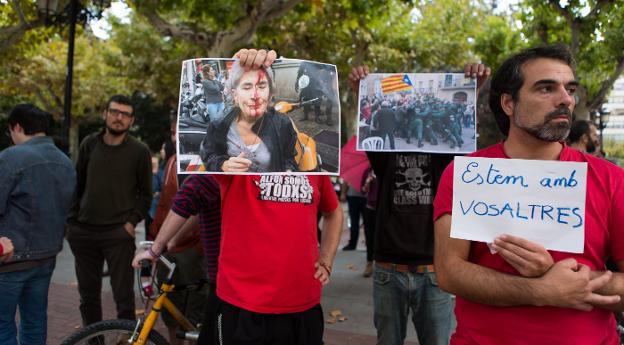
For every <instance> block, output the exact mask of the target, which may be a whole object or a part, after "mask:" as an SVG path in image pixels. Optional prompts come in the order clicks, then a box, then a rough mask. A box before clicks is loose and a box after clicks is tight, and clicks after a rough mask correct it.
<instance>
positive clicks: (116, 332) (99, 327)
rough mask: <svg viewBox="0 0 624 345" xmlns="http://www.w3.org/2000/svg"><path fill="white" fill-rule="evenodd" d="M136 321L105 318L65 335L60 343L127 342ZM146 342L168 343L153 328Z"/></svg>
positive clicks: (100, 344) (151, 344)
mask: <svg viewBox="0 0 624 345" xmlns="http://www.w3.org/2000/svg"><path fill="white" fill-rule="evenodd" d="M135 327H136V321H132V320H105V321H100V322H97V323H94V324H92V325H89V326H87V327H85V328H82V329H80V330H79V331H78V332H76V333H74V334H72V335H70V336H69V337H67V338H66V339H65V340H63V342H62V343H61V345H121V344H128V339H130V337H131V336H132V332H134V328H135ZM146 344H148V345H169V343H168V342H167V340H165V338H163V336H162V335H160V333H158V332H157V331H155V330H152V331H151V332H150V335H149V337H148V339H147V342H146Z"/></svg>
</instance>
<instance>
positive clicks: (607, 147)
mask: <svg viewBox="0 0 624 345" xmlns="http://www.w3.org/2000/svg"><path fill="white" fill-rule="evenodd" d="M602 149H603V150H604V152H605V153H606V155H607V157H608V158H609V159H612V160H614V161H616V162H617V163H618V164H619V166H621V167H623V168H624V142H622V141H615V140H605V142H604V145H603V148H602Z"/></svg>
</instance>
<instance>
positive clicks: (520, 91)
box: [434, 46, 624, 345]
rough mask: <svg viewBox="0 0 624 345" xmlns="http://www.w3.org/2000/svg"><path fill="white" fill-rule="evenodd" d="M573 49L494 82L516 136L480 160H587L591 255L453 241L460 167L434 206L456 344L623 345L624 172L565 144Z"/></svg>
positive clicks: (514, 66) (495, 107)
mask: <svg viewBox="0 0 624 345" xmlns="http://www.w3.org/2000/svg"><path fill="white" fill-rule="evenodd" d="M572 66H573V61H572V57H571V55H570V53H569V52H568V51H567V49H565V48H563V47H561V46H546V47H540V48H533V49H528V50H525V51H523V52H521V53H519V54H517V55H514V56H512V57H511V58H509V59H508V60H506V61H505V62H504V63H503V64H502V66H501V67H500V68H499V70H498V71H497V73H496V75H495V76H494V78H493V80H492V86H491V91H490V92H491V94H490V101H489V103H490V108H491V109H492V112H493V113H494V115H495V117H496V121H497V123H498V126H499V128H500V130H501V131H502V132H503V134H505V135H507V139H506V140H505V141H504V142H502V143H500V144H497V145H494V146H491V147H488V148H486V149H483V150H480V151H477V152H475V153H474V154H472V156H478V157H492V158H517V159H538V160H559V161H575V162H587V201H586V219H585V221H586V226H585V249H584V252H583V253H582V254H570V253H563V252H556V251H546V250H545V249H544V248H543V247H542V246H540V245H538V244H536V243H532V242H529V241H527V240H525V239H522V238H518V237H513V236H509V235H503V236H501V237H499V238H497V239H495V240H494V243H493V244H491V247H492V248H493V249H494V250H495V251H496V252H495V253H492V252H490V250H489V248H488V245H486V244H485V243H480V242H471V241H467V240H460V239H455V238H450V228H451V217H452V215H451V211H452V198H453V165H452V164H451V165H450V166H449V167H447V169H446V170H445V172H444V174H443V175H442V178H441V181H440V186H439V189H438V193H437V196H436V199H435V201H434V209H435V210H434V219H435V235H436V237H435V241H436V248H435V267H436V271H437V275H438V282H439V284H440V286H441V287H442V288H443V289H445V290H447V291H449V292H451V293H454V294H456V295H457V302H456V308H455V313H456V316H457V330H456V332H455V334H454V335H453V336H452V338H451V344H458V345H459V344H461V345H465V344H481V345H483V344H485V345H487V344H531V345H533V344H579V345H581V344H583V345H585V344H609V345H615V344H619V342H618V339H617V336H616V331H615V322H614V318H613V314H612V312H611V310H622V309H623V307H624V304H623V303H622V302H621V296H622V294H623V293H624V274H620V273H612V272H609V271H605V261H606V260H607V258H609V257H611V258H613V260H614V261H615V262H616V263H618V266H619V268H620V270H622V269H624V212H622V209H623V208H624V171H623V170H622V169H621V168H619V167H617V166H615V165H613V164H611V163H609V162H606V161H603V160H600V159H597V158H594V157H592V156H590V155H587V154H584V153H581V152H578V151H576V150H573V149H571V148H569V147H567V146H566V145H565V143H563V140H564V139H565V138H566V136H567V135H568V133H569V130H570V124H571V117H572V115H571V114H572V112H573V111H574V106H575V99H574V92H575V90H576V88H577V85H578V81H577V80H576V77H575V75H574V71H573V67H572Z"/></svg>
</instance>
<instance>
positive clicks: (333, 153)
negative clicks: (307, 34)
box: [177, 59, 340, 175]
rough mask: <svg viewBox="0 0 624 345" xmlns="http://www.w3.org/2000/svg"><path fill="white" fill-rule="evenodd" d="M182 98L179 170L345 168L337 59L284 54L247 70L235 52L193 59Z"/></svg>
mask: <svg viewBox="0 0 624 345" xmlns="http://www.w3.org/2000/svg"><path fill="white" fill-rule="evenodd" d="M179 104H180V106H179V111H178V114H179V116H178V134H177V135H178V155H179V156H178V172H179V173H182V174H189V173H217V174H258V173H262V174H298V173H300V174H303V173H305V174H326V175H336V174H338V172H339V139H340V134H339V133H340V103H339V98H338V78H337V73H336V67H335V66H334V65H328V64H323V63H317V62H312V61H304V60H290V59H282V60H277V61H276V62H275V63H274V64H273V65H272V66H271V68H260V69H257V70H247V71H246V70H244V69H243V68H241V66H240V65H239V64H238V62H237V61H236V60H233V59H194V60H186V61H184V62H183V65H182V76H181V80H180V103H179Z"/></svg>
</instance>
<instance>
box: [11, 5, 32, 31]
mask: <svg viewBox="0 0 624 345" xmlns="http://www.w3.org/2000/svg"><path fill="white" fill-rule="evenodd" d="M13 9H14V10H15V13H17V16H18V17H19V20H20V23H21V25H26V26H27V27H29V28H30V27H31V26H30V23H28V21H27V20H26V17H25V16H24V11H23V10H22V6H21V5H20V2H19V0H13Z"/></svg>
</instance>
